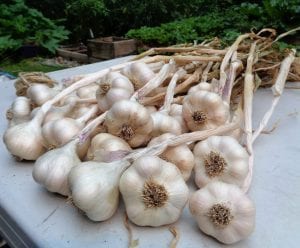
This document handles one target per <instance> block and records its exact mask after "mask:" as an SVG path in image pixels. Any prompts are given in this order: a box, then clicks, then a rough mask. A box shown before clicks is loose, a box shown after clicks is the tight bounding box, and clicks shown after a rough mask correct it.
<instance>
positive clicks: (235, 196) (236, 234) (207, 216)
mask: <svg viewBox="0 0 300 248" xmlns="http://www.w3.org/2000/svg"><path fill="white" fill-rule="evenodd" d="M189 207H190V211H191V213H192V215H193V216H194V217H195V219H196V220H197V223H198V226H199V228H200V229H201V230H202V231H203V232H204V233H206V234H208V235H210V236H213V237H214V238H216V239H217V240H219V241H220V242H222V243H225V244H233V243H236V242H238V241H240V240H242V239H245V238H247V237H248V236H249V235H250V234H251V233H252V232H253V230H254V226H255V206H254V204H253V202H252V201H251V200H250V199H249V198H248V197H247V195H245V194H244V193H243V192H242V191H241V189H239V188H238V187H237V186H235V185H231V184H226V183H222V182H212V183H209V184H207V185H206V186H205V187H204V188H202V189H200V190H198V191H196V192H195V193H194V194H192V195H191V197H190V200H189Z"/></svg>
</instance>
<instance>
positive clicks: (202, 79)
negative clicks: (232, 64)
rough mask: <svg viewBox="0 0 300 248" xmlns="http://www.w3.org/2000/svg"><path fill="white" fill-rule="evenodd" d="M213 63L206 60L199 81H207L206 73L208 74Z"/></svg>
mask: <svg viewBox="0 0 300 248" xmlns="http://www.w3.org/2000/svg"><path fill="white" fill-rule="evenodd" d="M213 64H214V62H212V61H210V62H208V64H207V66H206V68H205V69H204V71H203V73H202V77H201V82H206V81H207V75H208V73H209V71H210V69H211V68H212V66H213Z"/></svg>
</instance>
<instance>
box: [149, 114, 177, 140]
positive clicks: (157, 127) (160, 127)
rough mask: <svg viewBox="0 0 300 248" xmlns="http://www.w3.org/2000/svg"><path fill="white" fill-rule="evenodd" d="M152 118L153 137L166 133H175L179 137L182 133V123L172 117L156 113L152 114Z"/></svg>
mask: <svg viewBox="0 0 300 248" xmlns="http://www.w3.org/2000/svg"><path fill="white" fill-rule="evenodd" d="M151 118H152V121H153V128H152V132H151V135H152V136H153V137H156V136H159V135H161V134H164V133H173V134H177V135H178V134H181V133H182V130H181V125H180V123H179V122H178V121H177V119H175V118H174V117H172V116H169V115H167V114H165V113H162V112H154V113H152V114H151Z"/></svg>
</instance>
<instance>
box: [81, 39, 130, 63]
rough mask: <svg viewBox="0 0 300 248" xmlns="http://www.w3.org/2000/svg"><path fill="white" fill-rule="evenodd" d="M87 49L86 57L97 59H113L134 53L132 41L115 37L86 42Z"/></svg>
mask: <svg viewBox="0 0 300 248" xmlns="http://www.w3.org/2000/svg"><path fill="white" fill-rule="evenodd" d="M87 47H88V55H89V56H90V57H94V58H99V59H113V58H117V57H122V56H126V55H129V54H133V53H135V52H136V42H135V40H134V39H125V38H121V37H115V36H110V37H103V38H97V39H91V40H88V43H87Z"/></svg>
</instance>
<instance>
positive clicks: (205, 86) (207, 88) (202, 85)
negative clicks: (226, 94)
mask: <svg viewBox="0 0 300 248" xmlns="http://www.w3.org/2000/svg"><path fill="white" fill-rule="evenodd" d="M199 90H203V91H211V92H216V89H215V88H214V85H213V84H210V83H207V82H201V83H198V84H197V85H195V86H193V87H191V88H190V89H189V91H188V95H190V94H192V93H194V92H197V91H199Z"/></svg>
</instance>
